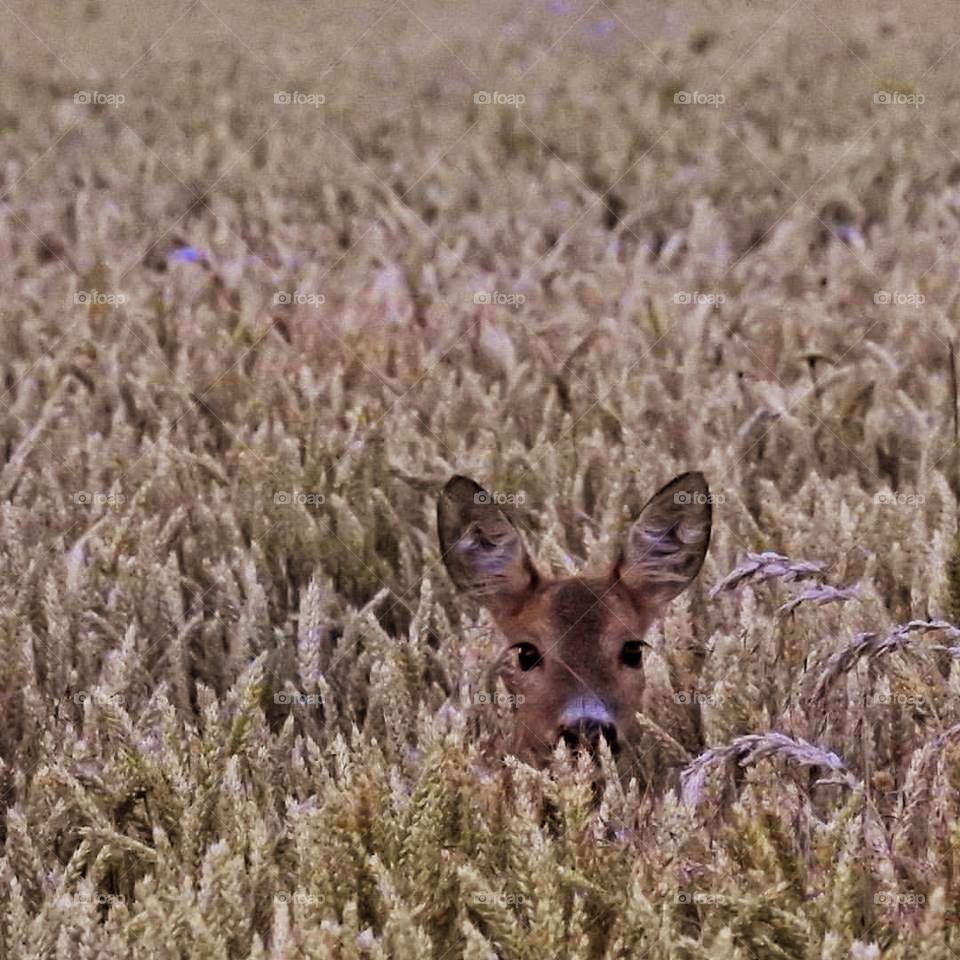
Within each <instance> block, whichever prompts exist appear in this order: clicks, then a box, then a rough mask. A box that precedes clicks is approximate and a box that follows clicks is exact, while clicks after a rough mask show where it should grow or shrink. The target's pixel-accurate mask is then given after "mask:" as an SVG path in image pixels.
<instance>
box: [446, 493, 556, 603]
mask: <svg viewBox="0 0 960 960" xmlns="http://www.w3.org/2000/svg"><path fill="white" fill-rule="evenodd" d="M437 533H438V534H439V537H440V553H441V555H442V556H443V562H444V565H445V566H446V568H447V573H449V574H450V579H451V580H452V581H453V582H454V584H455V585H456V587H457V589H459V590H462V591H463V592H464V593H466V594H468V595H470V596H471V597H473V598H474V599H475V600H477V601H478V602H479V603H482V604H484V606H487V607H495V606H498V605H500V604H502V603H505V602H510V601H516V600H520V599H522V598H523V597H524V596H525V595H526V594H527V593H529V591H530V590H532V589H533V587H534V586H535V585H536V583H537V580H538V579H539V577H538V574H537V571H536V568H535V567H534V566H533V563H532V561H531V560H530V556H529V554H528V553H527V550H526V547H524V545H523V540H522V539H521V537H520V533H519V531H518V530H517V528H516V527H515V526H514V525H513V524H512V523H511V522H510V521H509V520H508V519H507V517H506V515H505V514H504V512H503V511H502V510H501V509H500V508H499V507H498V506H497V505H496V503H494V501H493V498H492V497H491V496H490V494H489V493H487V491H486V490H484V489H483V487H481V486H480V484H479V483H477V482H475V481H474V480H471V479H470V478H469V477H452V478H451V479H450V480H449V481H448V482H447V485H446V486H445V487H444V488H443V490H442V491H441V493H440V497H439V499H438V500H437Z"/></svg>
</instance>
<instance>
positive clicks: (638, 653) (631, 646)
mask: <svg viewBox="0 0 960 960" xmlns="http://www.w3.org/2000/svg"><path fill="white" fill-rule="evenodd" d="M645 646H646V644H645V643H644V642H643V641H642V640H628V641H627V642H626V643H625V644H624V645H623V648H622V649H621V650H620V662H621V663H622V664H623V665H624V666H625V667H632V668H633V669H634V670H636V669H637V667H640V666H642V664H643V648H644V647H645Z"/></svg>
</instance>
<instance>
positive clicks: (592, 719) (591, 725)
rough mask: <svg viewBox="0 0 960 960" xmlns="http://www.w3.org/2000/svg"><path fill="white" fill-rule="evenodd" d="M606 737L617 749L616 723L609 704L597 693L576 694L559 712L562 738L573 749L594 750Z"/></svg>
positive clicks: (614, 751) (614, 750) (614, 748)
mask: <svg viewBox="0 0 960 960" xmlns="http://www.w3.org/2000/svg"><path fill="white" fill-rule="evenodd" d="M601 737H603V739H604V740H606V741H607V745H608V746H609V747H610V751H611V753H616V752H617V725H616V723H615V721H614V719H613V714H612V713H611V712H610V710H609V709H608V707H607V706H606V704H604V703H603V702H602V701H601V700H599V699H598V698H597V697H590V696H580V697H575V698H574V699H573V700H571V701H570V703H569V704H567V706H566V708H565V709H564V711H563V713H562V714H561V715H560V739H561V740H563V742H564V743H565V744H566V745H567V746H568V747H569V748H570V749H571V750H574V751H575V750H578V749H582V748H583V747H586V748H587V749H588V750H590V751H591V752H595V751H596V750H597V748H598V747H599V746H600V738H601Z"/></svg>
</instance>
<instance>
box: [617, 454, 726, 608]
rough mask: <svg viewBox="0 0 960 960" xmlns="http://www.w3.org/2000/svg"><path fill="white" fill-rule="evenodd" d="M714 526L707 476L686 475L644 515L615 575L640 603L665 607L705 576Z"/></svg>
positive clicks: (659, 494)
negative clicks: (700, 575)
mask: <svg viewBox="0 0 960 960" xmlns="http://www.w3.org/2000/svg"><path fill="white" fill-rule="evenodd" d="M711 520H712V506H711V497H710V488H709V487H708V486H707V481H706V479H705V478H704V476H703V474H702V473H699V472H696V473H684V474H681V475H680V476H679V477H676V478H674V479H673V480H671V481H670V482H669V483H668V484H667V485H666V486H665V487H663V488H662V489H660V490H658V491H657V492H656V493H655V494H654V495H653V496H652V497H651V498H650V500H649V501H648V502H647V504H646V506H645V507H644V508H643V510H641V511H640V516H639V517H637V520H636V522H635V523H634V524H633V526H632V527H631V528H630V533H629V534H628V535H627V542H626V544H625V546H624V550H623V554H622V555H621V557H620V560H619V561H618V562H617V566H616V568H615V571H614V575H615V576H616V577H617V578H619V579H620V580H621V581H622V582H623V583H624V584H625V586H626V587H627V588H628V589H629V590H630V592H631V593H632V594H633V595H634V596H635V597H636V598H637V600H638V602H641V603H645V604H648V605H652V606H654V607H659V606H663V604H665V603H668V602H669V601H670V600H672V599H673V598H674V597H676V596H677V595H678V594H680V593H682V592H683V591H684V590H685V589H686V588H687V587H688V586H689V585H690V583H691V581H692V580H693V579H694V578H695V577H696V575H697V574H698V573H699V572H700V568H701V567H702V566H703V559H704V557H705V556H706V555H707V547H708V546H709V544H710V525H711Z"/></svg>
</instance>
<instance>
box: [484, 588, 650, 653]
mask: <svg viewBox="0 0 960 960" xmlns="http://www.w3.org/2000/svg"><path fill="white" fill-rule="evenodd" d="M649 621H650V617H649V616H648V615H647V614H646V613H645V612H644V611H642V610H638V609H637V608H636V606H635V604H634V603H633V602H632V601H631V599H630V598H629V596H626V595H625V591H624V590H623V589H622V587H621V586H620V585H619V584H618V583H617V581H616V580H612V579H610V578H596V579H581V578H571V579H568V580H556V581H553V582H551V583H547V584H545V585H544V586H543V587H541V588H540V589H539V590H537V591H536V593H535V594H534V595H533V596H532V597H530V598H529V599H528V600H527V602H526V603H525V604H524V605H523V607H522V608H521V609H520V610H519V611H516V612H515V613H514V614H513V615H512V616H510V617H508V618H505V620H504V622H503V623H502V624H501V627H502V629H503V632H504V633H505V635H506V636H507V639H508V640H511V642H516V641H519V640H522V639H540V640H548V641H552V642H553V643H555V644H556V645H557V646H558V648H560V649H562V650H564V651H567V652H569V651H575V650H585V651H587V652H589V651H592V652H594V653H596V651H597V650H598V648H599V647H601V646H602V645H603V644H604V643H606V642H610V643H613V642H614V641H622V640H626V639H630V638H631V637H640V636H642V635H643V633H644V632H645V630H646V628H647V626H648V625H649Z"/></svg>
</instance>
